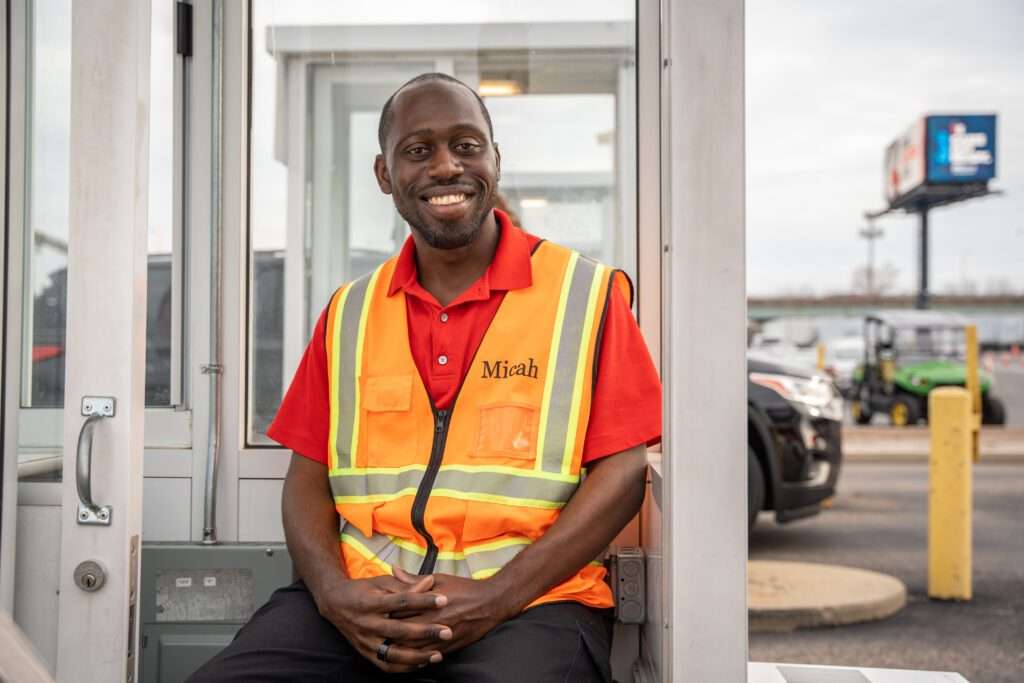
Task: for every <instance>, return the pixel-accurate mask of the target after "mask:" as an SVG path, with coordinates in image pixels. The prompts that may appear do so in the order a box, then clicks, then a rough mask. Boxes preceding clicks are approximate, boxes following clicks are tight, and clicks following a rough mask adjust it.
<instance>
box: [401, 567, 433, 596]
mask: <svg viewBox="0 0 1024 683" xmlns="http://www.w3.org/2000/svg"><path fill="white" fill-rule="evenodd" d="M392 571H393V573H394V575H395V578H396V579H398V580H399V581H401V582H402V583H404V584H408V585H409V586H411V590H412V591H413V592H414V593H420V592H423V591H428V590H430V589H431V587H433V585H434V577H433V575H431V574H427V575H426V576H417V575H415V574H410V573H409V572H407V571H405V570H404V569H402V568H401V567H392Z"/></svg>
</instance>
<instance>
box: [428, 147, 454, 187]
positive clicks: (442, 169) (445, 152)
mask: <svg viewBox="0 0 1024 683" xmlns="http://www.w3.org/2000/svg"><path fill="white" fill-rule="evenodd" d="M428 171H429V173H430V177H431V178H438V179H441V180H444V179H448V178H454V177H456V176H458V175H460V174H461V173H462V164H461V163H460V162H459V158H458V157H457V156H455V155H454V154H452V151H451V150H450V149H448V148H447V147H444V146H440V147H438V149H437V151H436V152H435V153H434V158H433V159H431V160H430V168H429V169H428Z"/></svg>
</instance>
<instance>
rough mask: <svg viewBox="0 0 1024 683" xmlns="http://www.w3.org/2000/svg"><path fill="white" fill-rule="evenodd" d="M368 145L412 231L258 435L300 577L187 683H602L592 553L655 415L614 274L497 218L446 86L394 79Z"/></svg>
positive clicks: (638, 463) (338, 298) (350, 294)
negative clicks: (269, 448)
mask: <svg viewBox="0 0 1024 683" xmlns="http://www.w3.org/2000/svg"><path fill="white" fill-rule="evenodd" d="M379 142H380V147H381V154H380V155H379V156H378V157H377V159H376V163H375V166H374V172H375V174H376V178H377V181H378V184H379V186H380V189H381V191H382V192H384V193H386V194H390V195H391V196H392V198H393V200H394V203H395V207H396V209H397V210H398V212H399V213H400V214H401V215H402V217H403V218H404V219H405V220H406V222H407V223H408V224H409V226H410V228H411V229H412V235H411V237H410V238H409V240H408V241H407V242H406V244H405V246H404V247H403V249H402V252H401V253H400V254H399V255H398V256H397V257H395V258H392V259H390V260H389V261H387V262H386V263H385V264H384V265H382V266H381V267H380V268H378V269H377V270H376V271H375V272H374V273H373V274H371V275H369V276H367V277H364V278H361V279H359V280H357V281H356V282H354V283H351V284H349V285H346V286H344V287H342V288H341V289H339V290H338V292H337V293H336V294H335V295H334V297H333V298H332V300H331V303H330V304H329V306H328V307H327V309H326V310H325V311H324V314H323V315H322V316H321V318H320V321H319V322H318V324H317V327H316V330H315V331H314V334H313V338H312V340H311V341H310V345H309V347H308V349H307V350H306V354H305V356H304V358H303V360H302V363H301V365H300V367H299V369H298V371H297V372H296V376H295V379H294V380H293V382H292V385H291V387H290V388H289V390H288V393H287V395H286V397H285V399H284V401H283V402H282V405H281V408H280V411H279V412H278V415H277V417H276V419H275V421H274V423H273V425H272V426H271V428H270V430H269V431H268V434H269V435H270V436H271V437H272V438H274V439H275V440H277V441H278V442H280V443H281V444H282V445H284V446H286V447H289V448H291V449H292V450H293V451H294V452H295V454H294V455H293V456H292V461H291V465H290V468H289V471H288V475H287V478H286V480H285V486H284V494H283V499H282V509H283V516H284V526H285V533H286V536H287V540H288V548H289V551H290V553H291V556H292V559H293V561H294V563H295V567H296V570H297V572H298V574H299V576H300V577H301V579H302V580H301V581H299V582H297V583H296V584H294V585H292V586H290V587H288V588H284V589H281V590H279V591H278V592H276V593H275V594H274V596H272V597H271V599H270V601H269V602H268V603H267V604H266V605H264V606H263V607H262V608H261V609H260V610H259V611H258V612H257V613H256V615H254V617H253V619H252V620H251V621H250V622H249V623H248V624H247V625H246V626H245V627H244V628H243V629H242V630H241V631H240V632H239V635H238V636H237V637H236V639H235V640H234V642H232V644H231V645H229V646H228V648H227V649H226V650H225V651H224V652H222V653H221V654H220V655H218V656H217V657H216V658H214V660H212V661H211V662H210V663H208V664H207V665H206V666H205V667H203V669H201V670H200V671H199V672H197V674H196V675H195V676H194V678H193V679H192V680H193V681H228V680H230V681H258V680H259V681H261V680H267V681H270V680H273V681H299V680H301V681H313V680H316V681H320V680H323V681H328V680H329V681H345V682H350V681H376V680H388V681H390V680H396V679H397V680H437V681H467V682H468V681H473V682H474V683H478V682H481V681H496V682H497V681H517V682H525V681H549V680H550V681H609V680H610V672H609V662H608V658H609V648H610V634H611V619H610V616H609V613H610V609H609V608H611V607H612V600H611V592H610V590H609V588H608V586H607V584H606V583H605V581H604V575H605V571H604V569H603V567H602V566H601V564H600V562H596V561H595V558H599V557H600V555H601V553H602V552H603V550H604V549H605V547H606V546H607V545H608V543H609V542H610V541H611V540H612V539H613V538H614V537H615V535H616V534H617V533H618V532H619V531H620V530H621V529H622V528H623V526H624V525H625V524H626V523H627V522H628V521H629V520H630V519H631V518H632V517H633V516H634V515H635V514H636V512H637V510H638V509H639V507H640V504H641V501H642V499H643V493H644V474H645V446H646V445H648V444H651V443H654V442H656V441H657V440H658V439H659V438H660V427H661V424H660V420H661V415H660V387H659V383H658V379H657V375H656V373H655V370H654V367H653V364H652V363H651V360H650V357H649V355H648V352H647V350H646V347H645V346H644V344H643V341H642V339H641V338H640V335H639V330H638V329H637V326H636V323H635V321H634V320H633V317H632V314H631V313H630V309H629V303H628V301H627V298H628V296H629V291H628V284H626V282H625V277H624V276H623V275H621V274H620V273H617V272H616V271H613V270H612V269H610V268H607V267H606V266H602V265H600V264H597V263H595V262H593V261H590V260H588V259H585V258H582V257H580V256H579V254H576V253H575V252H572V251H571V250H568V249H565V248H563V247H560V246H557V245H554V244H551V243H548V242H544V241H543V240H540V239H538V238H537V237H534V236H532V235H528V234H527V233H525V232H523V231H522V230H520V229H519V228H517V227H515V226H514V225H512V223H511V222H510V221H509V219H508V217H507V215H506V214H504V213H503V212H501V211H499V210H495V209H494V205H495V198H496V195H497V190H498V179H499V175H500V164H501V155H500V153H499V151H498V148H497V146H496V145H495V144H494V142H493V131H492V125H491V120H490V116H489V114H488V112H487V109H486V107H485V106H484V104H483V102H482V101H481V100H480V98H479V97H478V96H477V95H476V93H474V92H473V91H472V90H471V89H469V88H468V87H467V86H466V85H464V84H463V83H461V82H459V81H457V80H455V79H453V78H450V77H448V76H444V75H442V74H424V75H423V76H420V77H417V78H415V79H413V80H412V81H410V82H408V83H406V84H405V85H404V86H402V87H401V88H399V89H398V91H396V93H395V94H394V95H393V96H392V98H391V99H390V100H389V101H388V103H387V104H386V105H385V106H384V109H383V111H382V113H381V122H380V130H379ZM584 470H586V476H585V478H584V477H583V476H582V474H583V471H584ZM339 528H340V530H341V534H340V536H341V538H340V541H341V542H340V557H339Z"/></svg>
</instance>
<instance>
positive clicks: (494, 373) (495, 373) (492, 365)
mask: <svg viewBox="0 0 1024 683" xmlns="http://www.w3.org/2000/svg"><path fill="white" fill-rule="evenodd" d="M483 364H484V374H483V379H508V378H509V377H529V378H531V379H537V375H538V369H537V365H536V364H535V363H534V362H533V358H530V359H529V362H528V363H510V362H508V361H507V360H496V361H494V362H488V361H483Z"/></svg>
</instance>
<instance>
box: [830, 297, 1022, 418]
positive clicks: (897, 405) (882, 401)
mask: <svg viewBox="0 0 1024 683" xmlns="http://www.w3.org/2000/svg"><path fill="white" fill-rule="evenodd" d="M966 325H967V320H966V319H965V318H964V317H963V316H960V315H956V314H953V313H938V312H935V311H886V312H882V313H875V314H871V315H868V316H866V317H865V318H864V362H863V364H862V365H861V366H860V367H858V368H857V369H856V370H855V371H854V375H853V387H852V388H851V390H850V411H851V413H852V414H853V419H854V420H855V421H856V422H857V424H868V423H869V422H871V418H872V416H873V415H874V414H875V413H884V414H886V415H888V416H889V421H890V422H891V423H892V424H893V425H897V426H900V427H903V426H907V425H913V424H916V423H918V422H920V421H925V422H927V421H928V392H930V391H931V390H932V389H934V388H935V387H942V386H965V385H966V376H967V371H966V362H965V356H966V349H967V343H966V335H965V332H964V328H965V326H966ZM979 375H980V380H981V406H982V415H981V419H982V423H984V424H990V425H1001V424H1004V423H1005V422H1006V411H1005V409H1004V408H1003V403H1002V401H1000V400H999V399H998V398H996V397H995V396H993V395H992V390H993V384H994V380H993V379H992V377H990V376H989V375H987V374H985V373H984V372H979Z"/></svg>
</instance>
